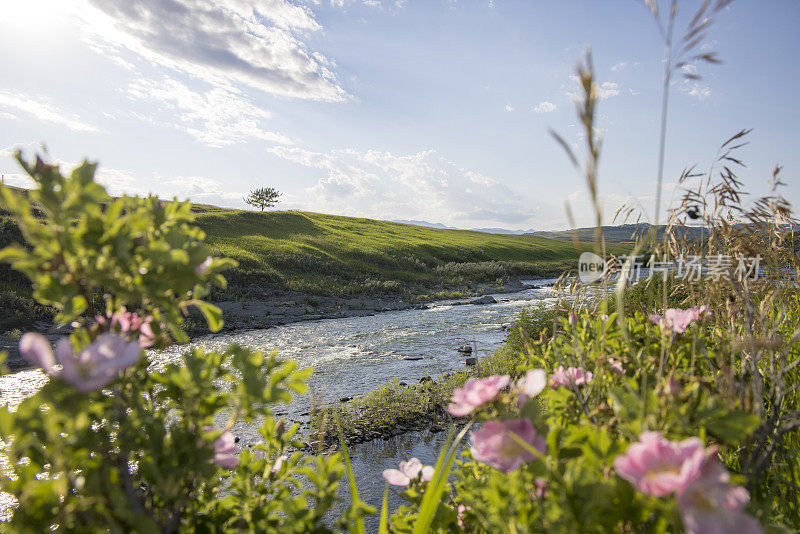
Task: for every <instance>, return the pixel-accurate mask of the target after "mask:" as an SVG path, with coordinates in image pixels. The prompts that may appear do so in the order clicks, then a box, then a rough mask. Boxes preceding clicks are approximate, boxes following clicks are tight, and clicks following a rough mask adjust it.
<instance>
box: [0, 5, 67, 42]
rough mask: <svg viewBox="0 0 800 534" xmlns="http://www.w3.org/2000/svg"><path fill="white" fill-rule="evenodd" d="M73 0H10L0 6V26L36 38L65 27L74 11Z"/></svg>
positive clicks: (42, 37) (41, 37)
mask: <svg viewBox="0 0 800 534" xmlns="http://www.w3.org/2000/svg"><path fill="white" fill-rule="evenodd" d="M76 3H77V2H75V1H73V0H10V1H8V2H4V3H3V6H2V8H0V27H1V28H3V29H4V30H7V31H12V32H14V33H24V34H26V35H28V36H30V37H36V38H37V39H48V35H49V34H52V33H55V32H58V31H59V30H60V29H63V28H65V26H66V25H67V22H68V18H69V16H70V14H71V13H73V12H74V8H75V7H76Z"/></svg>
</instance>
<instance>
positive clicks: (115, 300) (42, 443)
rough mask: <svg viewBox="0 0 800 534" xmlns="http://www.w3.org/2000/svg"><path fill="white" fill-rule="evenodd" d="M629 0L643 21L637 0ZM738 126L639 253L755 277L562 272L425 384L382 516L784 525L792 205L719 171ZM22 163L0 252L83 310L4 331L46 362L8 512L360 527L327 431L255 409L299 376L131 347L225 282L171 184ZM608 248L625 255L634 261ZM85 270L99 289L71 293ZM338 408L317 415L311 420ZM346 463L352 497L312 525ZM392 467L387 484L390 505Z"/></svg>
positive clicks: (49, 521) (583, 69) (138, 524)
mask: <svg viewBox="0 0 800 534" xmlns="http://www.w3.org/2000/svg"><path fill="white" fill-rule="evenodd" d="M647 4H648V6H650V7H651V8H652V9H653V13H654V14H655V15H656V16H657V17H659V13H660V11H659V10H658V9H657V7H658V6H657V3H656V2H647ZM728 4H729V2H725V1H717V2H713V3H712V2H710V1H709V2H704V3H703V4H702V5H701V7H700V10H699V11H698V13H697V14H696V16H694V17H693V19H692V22H691V23H690V25H689V28H688V29H687V32H686V35H685V36H684V37H683V39H682V40H683V41H686V46H684V47H683V48H688V49H689V50H691V49H692V48H693V47H695V46H698V45H699V43H701V42H702V39H698V36H700V37H702V36H703V35H704V31H705V29H706V28H707V26H708V24H710V22H708V21H710V20H711V19H712V18H713V16H714V15H715V14H716V13H718V12H719V11H721V10H723V9H724V8H725V7H727V5H728ZM671 8H672V9H671V10H669V11H668V12H667V15H666V16H667V23H666V28H665V27H663V26H662V35H663V36H664V37H665V39H666V42H667V50H668V53H667V56H666V60H667V61H665V66H666V68H667V70H668V72H669V71H670V70H671V69H673V68H679V64H680V61H677V62H676V61H675V60H674V59H673V58H672V56H671V55H670V52H669V50H671V45H672V32H673V26H674V18H675V16H676V13H677V2H673V3H672V4H671ZM658 20H659V21H661V19H660V18H658ZM712 59H713V58H712ZM578 79H579V81H580V86H581V89H582V92H583V95H582V99H581V100H580V102H579V103H578V110H579V115H580V119H581V124H583V126H584V128H585V132H584V133H585V136H584V139H585V141H586V143H587V158H586V164H585V166H584V171H585V176H586V179H587V185H588V188H589V191H590V194H591V195H592V198H593V199H594V200H595V206H596V209H597V211H598V213H597V219H598V228H599V227H600V224H601V221H602V217H601V214H600V213H599V207H600V202H599V200H598V195H597V162H598V159H599V142H598V140H597V138H596V134H597V128H596V125H595V113H596V104H597V94H598V84H597V82H596V81H595V79H594V74H593V71H592V68H591V61H590V59H589V58H588V57H587V60H586V62H585V63H583V64H582V65H580V68H579V71H578ZM668 88H669V77H667V78H666V80H665V90H668ZM665 102H666V99H665ZM664 111H665V113H664V114H663V115H662V116H663V117H666V107H665V109H664ZM745 135H746V133H745V132H741V133H739V134H736V135H734V136H733V137H732V138H731V139H730V140H728V141H727V142H726V143H724V144H723V145H722V149H721V151H720V154H719V157H718V158H717V160H716V162H715V164H714V165H713V166H712V168H711V169H709V171H708V172H707V173H704V174H703V175H702V176H697V175H696V174H694V173H692V172H686V173H685V174H684V175H683V176H682V177H681V184H682V185H683V186H684V187H685V188H686V195H685V196H684V197H683V199H682V201H681V202H680V203H679V205H678V206H675V207H674V209H672V210H671V211H670V212H669V213H668V219H667V224H666V231H665V232H664V233H663V236H664V238H663V240H660V239H657V237H658V235H657V234H656V233H655V232H653V233H651V235H650V236H642V238H641V239H640V240H639V241H637V245H636V246H637V248H640V247H642V248H643V247H649V250H651V251H652V252H653V253H655V254H658V255H659V258H672V259H678V258H681V257H683V256H697V257H703V258H714V257H719V256H720V255H730V256H731V257H736V256H747V257H755V256H758V257H760V259H761V269H760V270H759V271H757V273H751V274H757V275H758V276H746V277H743V278H737V277H736V276H718V277H715V278H706V277H703V278H701V279H692V278H686V277H676V276H674V273H672V274H673V275H670V273H669V272H667V273H665V274H664V280H663V282H659V278H658V277H654V278H652V279H651V280H650V281H646V282H640V283H639V284H637V285H635V286H633V288H631V289H630V290H629V287H628V285H627V284H626V277H625V276H622V277H621V278H620V279H619V280H618V281H617V282H616V284H615V285H612V280H611V279H610V278H609V277H608V276H606V277H605V278H603V279H602V280H601V281H600V282H599V283H598V285H599V287H601V288H604V289H614V293H613V296H606V297H604V298H597V295H596V294H593V293H592V292H590V291H587V290H586V287H585V286H579V285H578V284H576V283H574V281H570V280H569V277H565V278H564V284H561V285H560V287H561V288H562V289H563V290H564V296H565V298H564V302H563V308H559V309H563V310H564V313H563V314H562V313H558V314H555V315H554V316H553V317H551V318H550V319H549V320H548V321H547V323H548V325H549V324H551V323H550V320H552V328H551V329H548V330H545V331H544V333H542V330H541V329H538V328H536V329H533V327H532V330H531V331H532V332H535V331H536V330H539V334H540V335H539V337H538V339H537V338H535V337H534V336H532V335H530V334H529V333H527V331H526V329H525V328H522V329H518V330H517V333H515V334H514V336H516V337H514V338H513V339H512V340H511V343H513V345H509V347H513V350H512V349H511V348H506V349H504V350H505V351H506V352H505V354H507V355H509V358H505V359H504V358H502V355H503V354H504V353H503V352H502V351H501V352H500V353H498V355H497V358H498V359H497V360H488V361H487V363H486V365H487V366H488V365H491V366H492V367H483V368H481V369H480V370H479V373H480V374H488V373H491V374H489V376H472V377H469V378H467V380H466V381H465V382H464V383H463V385H462V384H460V383H458V384H456V382H455V381H454V382H452V383H448V382H442V386H441V389H440V390H438V391H435V392H434V393H433V394H432V398H433V401H432V402H434V403H435V404H436V405H442V404H443V403H444V402H445V399H446V398H447V397H448V395H449V399H447V401H446V402H447V405H446V407H445V408H444V411H445V412H446V413H447V414H448V415H449V416H452V417H454V418H459V420H461V421H466V422H465V424H464V426H463V428H461V430H460V431H458V432H455V431H451V433H450V436H449V439H448V440H447V443H446V445H445V446H444V447H443V449H442V451H441V454H440V455H439V457H438V460H437V462H436V465H434V466H424V465H422V464H421V462H419V461H418V460H417V459H415V458H410V459H408V461H404V462H401V464H400V465H399V466H398V468H397V469H387V470H386V471H384V473H383V476H384V478H385V479H386V483H387V485H386V493H385V494H384V495H385V496H384V502H383V506H382V508H381V510H380V521H379V529H380V532H390V531H391V532H398V533H399V532H413V533H424V532H431V531H432V532H451V531H466V532H492V533H493V532H615V533H633V532H654V533H660V532H689V533H694V534H706V533H724V532H738V533H760V532H791V531H796V530H798V529H800V465H798V462H797V450H798V448H800V433H799V432H798V431H799V430H800V389H799V387H800V329H799V328H798V324H800V292H798V278H800V262H799V261H798V256H797V251H796V244H795V237H794V236H793V235H792V232H793V229H794V227H795V224H796V221H795V219H794V218H793V216H792V214H791V210H790V206H789V205H788V203H787V202H786V201H785V200H784V199H783V198H782V197H781V195H780V185H781V183H780V180H779V176H780V174H779V170H778V169H776V172H775V173H774V175H773V177H772V178H773V180H772V182H773V186H774V187H773V190H772V192H771V193H769V194H768V195H766V196H764V197H762V198H758V199H755V200H753V201H750V202H747V203H744V202H742V197H743V194H744V191H743V190H742V185H741V183H740V182H739V181H738V180H737V178H736V176H735V173H734V172H733V171H734V169H735V167H736V166H738V165H740V164H741V163H740V162H739V159H738V158H737V156H736V154H735V151H736V146H737V145H738V144H741V143H740V141H741V140H742V139H744V136H745ZM565 147H567V145H566V144H565ZM570 153H571V152H570ZM571 159H572V160H573V161H574V162H575V163H576V164H577V158H575V157H574V156H572V158H571ZM20 162H21V164H23V167H24V168H25V169H26V171H28V173H29V174H30V175H31V176H32V178H33V179H34V181H35V182H36V183H37V185H38V188H37V189H36V190H34V191H33V192H31V197H32V200H35V201H36V202H37V205H39V206H42V207H43V208H44V213H43V215H44V218H43V219H42V218H37V217H35V216H34V215H33V214H32V213H31V207H30V203H29V202H28V200H27V199H25V198H22V197H20V196H19V195H17V194H15V193H13V192H11V191H10V190H8V189H7V188H3V189H0V191H2V195H3V201H4V203H5V204H6V205H7V206H8V207H9V210H10V211H12V212H13V213H14V214H15V216H16V217H17V220H18V221H19V224H20V228H21V229H22V233H23V235H24V237H25V239H26V240H27V241H28V242H29V243H31V244H33V245H34V246H33V248H31V249H25V248H22V247H11V248H6V249H4V251H3V252H2V253H0V259H3V260H5V261H10V262H11V263H12V264H13V265H14V267H15V268H16V269H18V270H21V271H22V272H23V273H24V274H25V275H26V276H28V277H29V278H30V280H31V282H32V285H33V296H34V298H36V299H37V300H39V301H40V302H41V303H42V304H45V305H48V306H52V307H53V308H54V309H56V310H57V313H58V320H60V321H62V322H67V321H75V322H76V323H77V324H76V327H75V331H74V332H73V334H72V335H71V336H70V338H69V340H68V341H67V340H65V341H64V342H59V344H58V345H57V346H56V350H55V352H54V351H53V349H52V348H51V346H50V344H49V343H48V342H47V341H46V340H44V339H43V338H41V337H39V336H38V335H37V334H32V333H28V334H25V335H24V336H22V338H21V340H20V348H21V352H22V353H23V355H24V356H25V357H26V358H28V359H29V360H30V361H31V362H33V363H35V364H36V365H38V366H40V367H41V368H42V369H43V371H45V372H46V373H48V374H49V375H50V376H51V379H50V381H49V382H48V383H47V384H46V385H45V386H44V387H43V388H42V389H41V390H40V391H39V392H38V393H36V394H35V395H33V396H32V397H30V398H28V399H26V400H24V401H22V403H20V404H19V406H18V408H17V410H16V411H14V412H11V411H8V410H7V409H6V410H0V436H2V439H3V442H4V444H5V452H6V454H7V455H8V458H9V461H10V467H9V469H10V470H11V471H12V472H11V473H8V474H7V475H6V477H5V478H4V479H3V481H2V484H3V489H4V490H5V491H8V492H9V493H11V494H12V495H13V496H14V497H15V498H16V499H17V501H18V503H19V505H18V506H17V508H16V509H15V510H14V513H13V517H12V518H11V522H10V523H9V525H8V527H9V529H12V530H14V531H30V532H42V531H46V530H62V531H72V530H86V531H100V530H102V531H108V530H111V531H131V532H134V531H136V532H153V531H161V532H177V531H192V530H194V531H201V532H216V531H248V532H250V531H252V532H262V531H282V532H307V531H315V532H326V531H330V530H345V531H350V532H359V533H361V532H365V528H364V524H363V517H364V515H365V514H370V513H375V512H377V510H374V509H373V508H372V507H370V506H368V505H366V504H365V503H363V502H362V501H361V500H360V499H359V496H358V488H357V487H356V484H355V481H354V477H353V474H352V469H351V468H350V463H349V457H348V449H347V440H346V439H340V445H341V451H340V452H336V453H332V454H329V455H316V456H314V455H304V454H302V453H300V452H291V451H290V448H291V447H294V446H298V445H299V444H298V440H297V439H296V436H297V434H296V432H297V427H296V426H293V427H291V428H288V427H287V425H286V424H285V423H284V422H282V421H276V419H275V418H274V417H273V416H272V408H271V406H273V405H274V404H276V403H280V402H286V401H287V400H288V398H289V396H290V394H291V391H304V389H305V386H304V379H305V378H306V377H307V374H308V371H298V370H296V369H295V368H294V367H293V365H292V364H291V363H288V362H282V361H280V359H278V358H277V357H276V356H275V355H271V356H270V355H264V354H262V353H259V352H254V351H250V350H248V349H243V348H241V347H237V346H232V347H230V348H228V349H227V350H225V351H219V352H208V353H204V352H202V351H198V350H195V351H191V352H189V353H188V354H186V355H185V356H184V357H183V361H182V362H181V363H179V364H173V365H168V366H165V367H163V368H159V369H151V368H149V366H148V362H147V360H146V359H145V358H144V357H142V353H141V349H142V347H143V346H147V345H150V344H153V346H155V347H159V346H163V344H166V343H168V342H169V341H170V339H175V340H178V341H180V340H184V339H186V336H185V334H184V333H183V331H182V325H183V320H184V317H185V314H186V312H187V310H188V309H190V308H192V307H195V308H198V309H199V310H201V312H202V313H203V316H204V317H205V319H206V321H207V322H208V324H209V326H210V328H211V329H212V330H216V329H218V328H220V327H221V313H220V311H219V309H218V308H216V307H215V306H213V305H212V304H209V303H207V302H205V301H204V300H203V298H204V297H205V296H206V295H207V294H208V291H209V290H210V286H211V285H216V286H217V287H224V285H225V280H224V278H223V277H222V276H221V274H220V272H221V270H222V269H223V268H225V267H226V266H228V265H230V261H229V260H223V259H218V258H214V257H212V256H211V255H210V249H209V248H208V247H207V246H206V245H205V244H204V242H203V239H204V237H205V236H204V234H203V232H202V231H201V230H199V229H198V228H196V227H195V226H193V225H192V224H191V223H192V214H191V212H190V210H189V207H188V205H187V204H161V203H159V202H158V201H157V200H156V199H153V198H150V199H137V198H130V197H124V198H122V199H117V200H114V201H112V200H111V199H109V198H108V197H107V196H106V194H105V192H104V191H103V190H102V188H101V187H100V186H98V185H97V184H96V183H94V181H93V171H94V168H93V166H92V165H89V164H85V165H83V166H81V167H79V168H78V169H76V170H75V171H74V172H73V173H72V175H71V176H70V177H69V178H66V177H63V176H61V174H60V173H59V172H58V171H57V169H54V168H53V167H50V166H48V165H46V164H44V163H42V162H41V161H37V162H36V163H35V164H28V163H25V162H24V160H22V159H20ZM657 196H658V197H660V191H659V194H658V195H657ZM103 203H107V205H108V207H107V208H106V209H105V210H104V209H101V208H100V206H101V205H102V204H103ZM689 213H691V214H695V215H696V214H699V216H700V218H701V224H702V226H703V228H704V229H705V231H706V232H707V235H706V236H705V237H704V238H703V239H701V240H691V239H687V237H686V236H687V234H686V233H685V232H681V231H679V230H680V228H681V227H682V226H683V225H685V224H686V222H687V216H688V214H689ZM689 218H690V219H691V218H692V217H691V216H689ZM658 227H659V222H658V216H656V221H655V228H658ZM595 235H596V249H595V250H596V251H597V252H598V253H600V254H602V253H603V252H604V250H603V240H602V233H601V232H599V231H598V232H596V234H595ZM622 263H623V270H622V272H623V273H625V272H626V268H629V267H630V266H631V264H630V259H628V260H627V261H626V262H622ZM626 266H627V267H626ZM165 285H166V287H168V289H166V290H165ZM101 288H102V289H101ZM95 291H96V292H99V294H100V295H101V298H102V302H103V304H104V306H103V308H102V309H94V310H92V309H90V308H91V307H92V306H95V305H94V300H93V298H91V295H93V294H94V292H95ZM604 294H605V295H607V293H601V294H600V295H601V296H602V295H604ZM95 307H96V306H95ZM96 308H97V307H96ZM87 312H89V313H87ZM92 316H96V317H95V318H94V319H93V318H92ZM56 364H58V365H56ZM464 378H466V377H464ZM452 386H458V387H454V389H453V391H452V392H449V388H450V387H452ZM399 387H400V386H399V385H398V388H399ZM394 389H397V388H394ZM384 396H385V395H384ZM406 400H408V401H409V402H413V400H411V399H410V398H409V399H406ZM348 417H351V419H352V418H354V417H355V416H353V415H351V414H348V413H347V412H346V410H345V411H341V412H340V413H339V414H338V417H337V415H336V414H331V417H329V418H328V423H327V424H328V425H329V426H330V427H337V425H339V424H341V425H346V424H348V423H347V422H346V421H344V422H343V421H341V419H346V418H348ZM337 418H338V419H340V421H339V422H338V423H337V421H336V419H337ZM237 420H244V421H249V422H252V423H256V422H257V423H258V424H260V425H261V427H260V429H261V435H262V437H263V443H261V444H259V445H257V446H256V447H254V449H255V450H254V451H249V450H243V451H242V452H241V453H240V454H239V455H238V456H236V454H235V453H236V446H235V443H234V439H233V436H232V435H231V434H230V432H229V430H230V429H231V428H232V427H233V424H234V423H235V422H236V421H237ZM215 422H216V423H217V424H218V427H217V428H218V430H213V427H212V425H213V423H215ZM352 425H354V426H355V425H357V421H356V422H354V423H352ZM476 427H477V428H476ZM470 429H473V431H472V433H471V434H470V442H471V446H470V447H468V448H466V449H464V448H463V447H462V446H461V444H462V441H463V440H464V439H465V438H466V436H467V434H468V433H469V432H470ZM339 435H340V436H341V437H342V438H344V432H339ZM345 476H346V478H347V482H346V483H347V485H348V486H349V489H350V499H349V502H348V503H347V506H346V508H345V509H344V510H343V511H342V513H341V514H340V515H339V517H333V518H329V519H328V521H324V520H323V515H324V514H325V513H326V512H327V511H329V510H330V509H331V507H332V504H333V503H334V502H335V500H336V498H337V497H336V495H337V492H336V490H337V489H338V485H339V484H340V483H341V482H342V479H343V478H345ZM389 485H391V486H393V487H395V488H398V489H399V491H400V494H401V496H402V497H403V498H404V499H405V501H406V504H405V505H403V506H401V507H400V508H399V509H397V510H395V511H394V512H393V513H391V514H390V513H389V510H388V506H387V498H386V496H387V495H388V491H389ZM223 489H224V490H226V491H224V492H223V491H222V490H223Z"/></svg>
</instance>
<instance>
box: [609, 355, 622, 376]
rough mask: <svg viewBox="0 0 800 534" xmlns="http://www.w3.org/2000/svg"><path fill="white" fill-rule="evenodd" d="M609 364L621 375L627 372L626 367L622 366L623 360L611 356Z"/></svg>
mask: <svg viewBox="0 0 800 534" xmlns="http://www.w3.org/2000/svg"><path fill="white" fill-rule="evenodd" d="M608 366H609V367H610V368H611V369H612V370H613V371H614V372H615V373H617V374H620V375H624V374H625V368H624V367H623V366H622V362H621V361H619V360H616V359H614V358H609V359H608Z"/></svg>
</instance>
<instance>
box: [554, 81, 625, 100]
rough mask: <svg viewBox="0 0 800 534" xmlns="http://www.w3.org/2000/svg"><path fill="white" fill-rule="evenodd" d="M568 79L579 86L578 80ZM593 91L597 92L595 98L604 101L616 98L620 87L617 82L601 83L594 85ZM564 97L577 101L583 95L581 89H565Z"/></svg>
mask: <svg viewBox="0 0 800 534" xmlns="http://www.w3.org/2000/svg"><path fill="white" fill-rule="evenodd" d="M570 79H571V80H572V81H574V82H575V83H576V84H580V79H579V78H578V77H577V76H575V75H572V76H570ZM594 88H595V91H597V98H599V99H601V100H604V99H606V98H610V97H612V96H617V95H619V94H620V92H621V89H620V85H619V84H618V83H617V82H602V83H597V82H595V84H594ZM564 94H565V95H566V96H568V97H569V98H571V99H572V100H577V99H579V98H581V96H582V95H583V89H577V90H571V89H567V90H566V91H565V93H564Z"/></svg>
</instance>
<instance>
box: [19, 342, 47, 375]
mask: <svg viewBox="0 0 800 534" xmlns="http://www.w3.org/2000/svg"><path fill="white" fill-rule="evenodd" d="M19 353H20V355H22V357H23V358H25V359H26V360H28V361H29V362H30V363H32V364H33V365H37V366H39V367H41V368H42V370H43V371H44V372H45V373H47V374H48V375H54V374H55V370H54V369H53V366H54V365H55V364H56V359H55V356H54V355H53V347H51V346H50V342H49V341H48V340H47V338H46V337H44V336H43V335H41V334H37V333H34V332H28V333H26V334H24V335H23V336H22V338H20V340H19Z"/></svg>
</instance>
